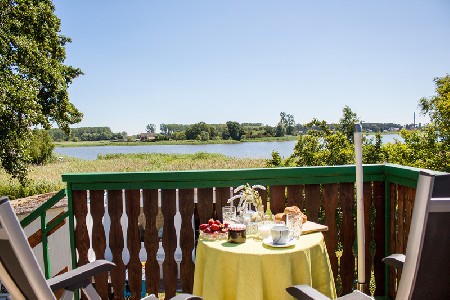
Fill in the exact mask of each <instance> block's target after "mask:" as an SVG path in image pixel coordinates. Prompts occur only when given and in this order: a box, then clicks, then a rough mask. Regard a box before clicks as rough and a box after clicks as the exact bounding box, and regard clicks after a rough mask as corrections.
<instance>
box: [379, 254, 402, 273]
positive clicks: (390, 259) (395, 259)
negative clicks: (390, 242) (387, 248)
mask: <svg viewBox="0 0 450 300" xmlns="http://www.w3.org/2000/svg"><path fill="white" fill-rule="evenodd" d="M405 257H406V256H405V255H404V254H392V255H389V256H387V257H385V258H383V259H382V261H383V262H384V263H385V264H387V265H388V266H391V267H394V268H396V269H400V270H401V269H403V264H404V263H405Z"/></svg>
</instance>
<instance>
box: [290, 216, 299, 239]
mask: <svg viewBox="0 0 450 300" xmlns="http://www.w3.org/2000/svg"><path fill="white" fill-rule="evenodd" d="M286 226H287V227H288V228H289V237H290V238H293V239H298V238H299V237H300V235H301V234H302V218H301V215H300V214H287V215H286Z"/></svg>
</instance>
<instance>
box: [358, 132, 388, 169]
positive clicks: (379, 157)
mask: <svg viewBox="0 0 450 300" xmlns="http://www.w3.org/2000/svg"><path fill="white" fill-rule="evenodd" d="M384 157H385V156H384V152H383V151H382V143H381V134H380V133H379V132H378V133H377V134H376V135H375V143H374V141H373V139H369V138H368V137H367V136H366V135H363V144H362V159H363V162H364V163H365V164H377V163H381V162H383V161H384V160H385V158H384Z"/></svg>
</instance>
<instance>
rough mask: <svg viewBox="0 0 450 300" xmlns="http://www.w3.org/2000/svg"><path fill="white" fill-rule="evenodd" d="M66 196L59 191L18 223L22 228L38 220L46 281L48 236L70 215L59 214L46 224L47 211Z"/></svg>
mask: <svg viewBox="0 0 450 300" xmlns="http://www.w3.org/2000/svg"><path fill="white" fill-rule="evenodd" d="M65 196H66V190H61V191H59V192H58V193H56V194H55V195H53V197H51V198H50V199H49V200H47V201H46V202H45V203H44V204H42V205H41V206H40V207H39V208H38V209H36V210H35V211H33V212H31V213H30V214H29V215H28V216H26V217H25V218H24V219H23V220H22V221H20V225H21V226H22V228H25V227H27V226H28V225H30V224H31V223H32V222H33V221H34V220H36V219H38V218H40V224H41V238H42V240H41V242H42V253H43V260H44V274H45V277H46V278H47V279H49V278H50V277H51V274H50V257H49V251H48V235H49V233H50V232H51V231H52V230H53V229H55V228H56V227H57V226H58V225H59V224H61V222H63V221H64V219H65V218H67V217H68V216H69V214H70V212H69V211H66V212H65V213H63V214H61V215H60V216H58V217H57V218H55V219H53V220H51V221H50V222H48V223H47V211H48V210H49V209H50V208H52V207H53V206H54V205H55V204H56V203H58V202H59V201H60V200H61V199H63V198H64V197H65Z"/></svg>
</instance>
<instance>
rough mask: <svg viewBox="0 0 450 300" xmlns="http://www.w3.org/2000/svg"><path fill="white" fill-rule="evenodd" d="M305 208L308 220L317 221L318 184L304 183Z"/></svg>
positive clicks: (318, 206) (318, 205)
mask: <svg viewBox="0 0 450 300" xmlns="http://www.w3.org/2000/svg"><path fill="white" fill-rule="evenodd" d="M305 208H306V215H307V216H308V220H310V221H313V222H317V221H318V219H319V209H320V185H319V184H307V185H305Z"/></svg>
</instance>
